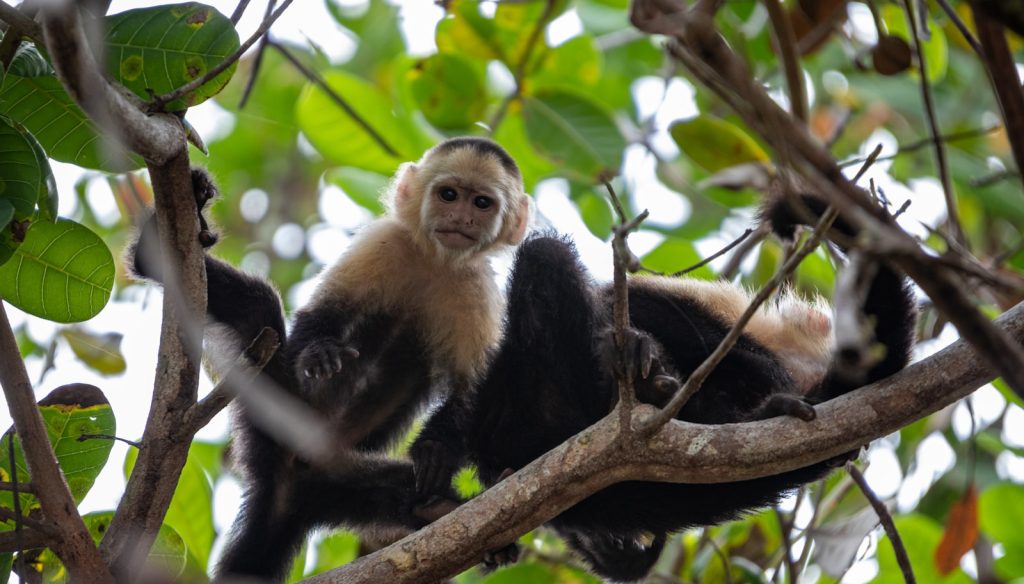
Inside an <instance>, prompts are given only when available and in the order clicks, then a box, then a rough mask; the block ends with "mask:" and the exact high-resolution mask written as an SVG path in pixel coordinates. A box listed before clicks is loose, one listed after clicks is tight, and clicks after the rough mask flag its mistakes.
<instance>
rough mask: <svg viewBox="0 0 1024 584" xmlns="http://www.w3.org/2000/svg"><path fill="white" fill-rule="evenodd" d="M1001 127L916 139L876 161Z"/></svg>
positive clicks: (852, 161)
mask: <svg viewBox="0 0 1024 584" xmlns="http://www.w3.org/2000/svg"><path fill="white" fill-rule="evenodd" d="M1002 128H1003V126H989V127H988V128H978V129H975V130H964V131H963V132H952V133H949V134H945V135H942V136H939V137H938V138H924V139H923V140H918V141H916V142H911V143H909V144H904V145H902V146H899V147H898V148H897V149H896V152H893V153H892V154H886V155H885V156H879V157H878V158H877V159H876V161H878V160H892V159H894V158H896V157H897V156H902V155H903V154H909V153H911V152H916V151H918V150H921V149H922V148H927V147H929V146H932V145H933V144H935V143H936V142H938V141H941V142H945V143H947V144H949V143H951V142H957V141H960V140H970V139H972V138H979V137H981V136H985V135H988V134H991V133H993V132H996V131H998V130H1001V129H1002ZM865 160H867V158H866V157H865V158H851V159H849V160H844V161H842V162H840V163H839V166H840V167H842V168H846V167H847V166H853V165H855V164H860V163H862V162H864V161H865Z"/></svg>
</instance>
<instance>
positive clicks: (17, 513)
mask: <svg viewBox="0 0 1024 584" xmlns="http://www.w3.org/2000/svg"><path fill="white" fill-rule="evenodd" d="M15 436H17V433H15V432H11V434H10V435H9V436H8V439H7V460H8V462H9V463H10V465H11V501H12V504H13V505H14V544H15V545H17V546H18V549H24V547H25V542H24V539H23V538H22V534H23V531H24V530H23V529H22V527H23V526H24V524H25V522H24V521H23V519H24V518H23V517H22V516H21V495H20V494H19V493H18V464H17V461H16V459H15V457H14V437H15ZM18 567H19V568H21V570H22V573H24V568H25V558H23V557H21V554H19V555H18Z"/></svg>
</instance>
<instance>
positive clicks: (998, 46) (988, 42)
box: [972, 8, 1024, 172]
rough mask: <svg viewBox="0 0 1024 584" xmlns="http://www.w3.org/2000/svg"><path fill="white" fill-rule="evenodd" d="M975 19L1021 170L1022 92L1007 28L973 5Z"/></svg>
mask: <svg viewBox="0 0 1024 584" xmlns="http://www.w3.org/2000/svg"><path fill="white" fill-rule="evenodd" d="M972 11H973V12H972V13H973V14H974V23H975V26H976V27H977V29H978V37H979V38H980V39H981V46H982V48H983V50H982V53H981V56H982V61H983V62H984V63H985V70H987V71H988V78H989V81H991V82H992V86H993V88H994V90H995V94H996V100H997V101H998V102H999V110H1000V111H1001V112H1002V114H1003V121H1004V123H1005V124H1006V137H1007V139H1008V140H1009V141H1010V148H1012V150H1013V159H1014V162H1016V163H1017V172H1024V92H1022V90H1021V83H1020V74H1019V73H1018V72H1017V64H1016V63H1015V62H1014V60H1013V53H1012V52H1011V51H1010V46H1009V43H1008V42H1007V40H1006V30H1005V29H1004V28H1003V26H1002V25H1001V24H999V22H998V21H996V20H993V19H992V17H990V16H989V15H987V14H986V13H985V12H984V11H981V10H978V9H976V8H972Z"/></svg>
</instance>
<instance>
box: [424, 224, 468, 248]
mask: <svg viewBox="0 0 1024 584" xmlns="http://www.w3.org/2000/svg"><path fill="white" fill-rule="evenodd" d="M434 234H435V235H436V236H437V240H438V241H439V242H441V245H443V246H445V247H447V248H450V249H466V248H469V247H472V246H473V245H476V238H475V237H473V236H472V235H470V234H468V233H466V232H464V231H461V230H458V229H437V230H435V231H434Z"/></svg>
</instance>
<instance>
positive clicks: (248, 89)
mask: <svg viewBox="0 0 1024 584" xmlns="http://www.w3.org/2000/svg"><path fill="white" fill-rule="evenodd" d="M276 4H277V0H269V1H268V2H267V12H266V14H265V15H264V16H263V18H264V19H267V18H270V14H271V12H273V11H274V6H275V5H276ZM241 7H242V6H241V5H239V8H241ZM269 36H270V35H265V36H264V37H263V38H261V39H260V44H259V46H257V47H256V55H255V56H254V57H253V58H252V66H251V67H250V68H249V80H248V81H247V82H246V83H245V89H243V90H242V97H241V98H239V100H238V109H242V108H244V107H245V104H247V103H248V102H249V96H250V95H251V94H252V90H253V88H254V87H256V79H257V77H258V76H259V74H260V67H261V66H262V65H263V55H264V54H265V53H266V52H267V39H268V38H269Z"/></svg>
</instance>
